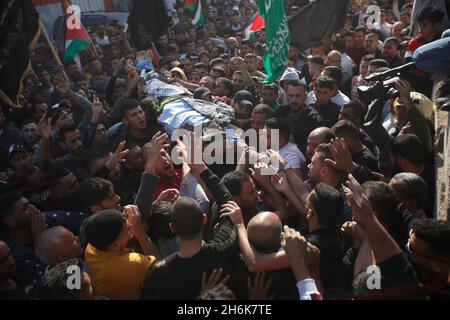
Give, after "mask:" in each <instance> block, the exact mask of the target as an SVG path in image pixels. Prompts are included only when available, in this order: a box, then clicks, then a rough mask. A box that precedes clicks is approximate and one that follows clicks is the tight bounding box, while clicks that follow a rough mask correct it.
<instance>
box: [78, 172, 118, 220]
mask: <svg viewBox="0 0 450 320" xmlns="http://www.w3.org/2000/svg"><path fill="white" fill-rule="evenodd" d="M111 189H112V190H114V185H113V183H112V182H111V181H109V180H106V179H103V178H98V177H95V178H88V179H84V180H83V181H82V182H81V183H80V185H79V186H78V188H77V190H76V192H77V198H79V200H80V201H81V202H80V203H83V207H84V211H85V212H90V211H91V206H93V205H95V204H97V203H99V202H102V201H104V200H106V199H108V198H109V197H110V196H111Z"/></svg>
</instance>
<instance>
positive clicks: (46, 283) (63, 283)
mask: <svg viewBox="0 0 450 320" xmlns="http://www.w3.org/2000/svg"><path fill="white" fill-rule="evenodd" d="M70 266H76V267H78V268H79V270H83V262H82V261H81V259H72V260H68V261H65V262H61V263H60V264H58V265H56V266H55V267H54V268H52V269H50V271H49V272H48V273H47V274H46V275H45V276H43V277H42V278H41V280H40V281H39V284H38V286H37V295H38V297H37V298H38V299H41V300H78V299H79V298H80V294H81V292H82V290H83V288H80V289H77V288H73V289H69V288H68V287H67V280H68V278H69V277H70V276H71V274H70V273H68V272H67V270H68V268H69V267H70Z"/></svg>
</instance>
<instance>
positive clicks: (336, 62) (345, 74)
mask: <svg viewBox="0 0 450 320" xmlns="http://www.w3.org/2000/svg"><path fill="white" fill-rule="evenodd" d="M327 65H329V66H336V67H340V68H341V69H342V80H341V82H340V83H341V84H342V83H344V82H346V81H347V80H349V79H352V78H353V70H352V65H353V60H352V58H350V57H349V56H348V55H347V54H346V53H344V54H342V53H340V52H339V51H338V50H331V51H330V53H329V54H328V56H327Z"/></svg>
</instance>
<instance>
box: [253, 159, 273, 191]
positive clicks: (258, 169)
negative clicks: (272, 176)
mask: <svg viewBox="0 0 450 320" xmlns="http://www.w3.org/2000/svg"><path fill="white" fill-rule="evenodd" d="M268 168H269V166H268V165H267V164H265V163H264V162H258V163H256V164H255V165H254V166H253V168H249V171H250V175H251V177H252V178H253V179H254V180H255V181H256V182H258V183H259V184H260V185H262V186H264V185H265V184H267V183H269V182H270V180H269V176H268V175H264V174H262V171H263V169H268Z"/></svg>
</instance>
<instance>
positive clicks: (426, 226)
mask: <svg viewBox="0 0 450 320" xmlns="http://www.w3.org/2000/svg"><path fill="white" fill-rule="evenodd" d="M413 230H414V234H415V236H416V237H418V238H420V239H421V240H423V241H425V242H426V243H427V245H428V246H429V247H430V248H431V249H432V250H433V251H436V252H437V253H441V254H444V255H445V256H446V257H448V258H449V257H450V222H448V221H445V220H435V219H418V220H416V222H415V223H414V227H413Z"/></svg>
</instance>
